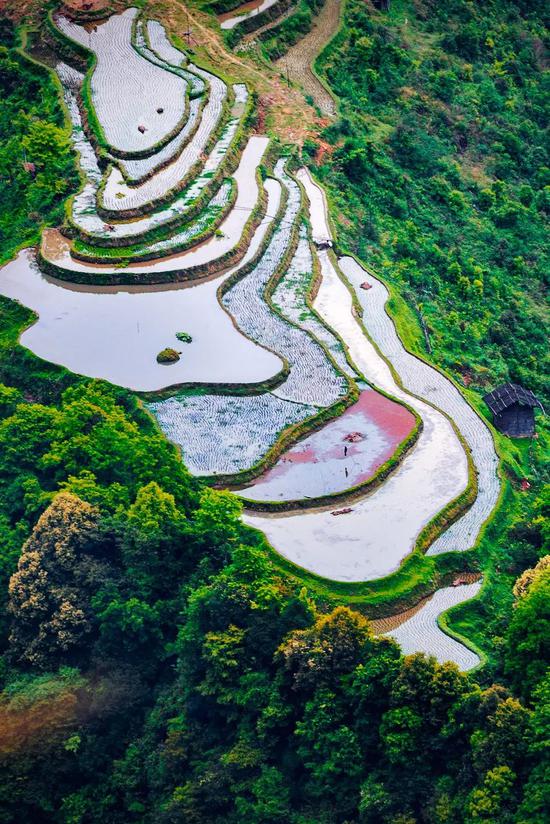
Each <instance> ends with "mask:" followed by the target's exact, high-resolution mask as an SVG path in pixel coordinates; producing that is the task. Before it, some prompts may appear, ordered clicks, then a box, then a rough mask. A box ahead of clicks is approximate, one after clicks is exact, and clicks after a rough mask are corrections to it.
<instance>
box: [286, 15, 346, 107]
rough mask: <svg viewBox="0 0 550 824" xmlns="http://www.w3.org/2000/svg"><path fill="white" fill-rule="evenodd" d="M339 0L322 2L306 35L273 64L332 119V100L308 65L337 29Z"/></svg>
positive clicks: (333, 105)
mask: <svg viewBox="0 0 550 824" xmlns="http://www.w3.org/2000/svg"><path fill="white" fill-rule="evenodd" d="M340 8H341V0H325V5H324V6H323V8H322V9H321V13H320V14H319V16H318V17H317V20H316V22H315V24H314V26H313V28H312V30H311V31H310V32H308V34H306V36H305V37H303V38H302V39H301V40H299V41H298V42H297V43H296V45H294V46H291V48H290V49H289V50H288V52H287V53H286V54H285V56H284V57H281V58H280V60H277V62H276V63H275V65H276V66H277V68H278V69H279V71H280V72H282V74H284V75H286V74H287V73H288V76H289V77H290V79H291V80H292V81H294V83H297V84H298V85H300V86H302V88H303V89H304V91H305V93H306V94H308V95H311V97H312V98H313V100H314V101H315V103H316V104H317V106H318V107H319V109H320V110H321V112H322V114H324V115H330V116H334V115H335V114H336V104H335V102H334V98H333V97H332V95H331V94H329V92H328V91H327V90H326V89H325V87H324V86H323V84H322V83H320V82H319V80H318V79H317V78H316V77H315V75H314V74H313V72H312V71H311V65H312V63H313V61H314V60H315V58H316V57H317V55H318V54H319V53H320V52H321V51H322V50H323V48H324V47H325V46H326V44H327V43H328V42H329V40H331V39H332V38H333V37H334V35H335V34H336V31H337V29H338V24H339V21H340Z"/></svg>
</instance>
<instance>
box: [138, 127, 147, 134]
mask: <svg viewBox="0 0 550 824" xmlns="http://www.w3.org/2000/svg"><path fill="white" fill-rule="evenodd" d="M146 131H147V129H146V128H145V126H138V132H141V134H145V132H146Z"/></svg>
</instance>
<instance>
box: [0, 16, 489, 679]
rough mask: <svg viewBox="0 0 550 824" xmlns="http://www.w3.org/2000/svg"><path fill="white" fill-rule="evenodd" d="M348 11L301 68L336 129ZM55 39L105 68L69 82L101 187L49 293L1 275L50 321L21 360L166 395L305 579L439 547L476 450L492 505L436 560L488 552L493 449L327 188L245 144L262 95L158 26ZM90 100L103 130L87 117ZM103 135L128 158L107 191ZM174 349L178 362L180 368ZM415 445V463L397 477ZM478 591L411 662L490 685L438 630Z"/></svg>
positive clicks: (5, 289)
mask: <svg viewBox="0 0 550 824" xmlns="http://www.w3.org/2000/svg"><path fill="white" fill-rule="evenodd" d="M268 1H269V0H268ZM255 8H257V9H258V10H259V9H260V8H261V5H260V4H259V3H258V4H257V5H256V7H255ZM263 8H264V9H265V8H267V6H266V5H265V3H264V4H263ZM339 9H340V3H339V0H338V2H331V0H327V2H326V3H325V6H324V7H323V10H322V12H321V13H320V14H319V16H318V20H317V25H316V27H315V28H314V29H313V31H312V32H311V33H310V34H309V35H308V36H307V37H305V38H304V39H303V40H302V41H301V42H300V43H299V44H298V45H297V46H296V47H293V49H291V51H290V52H289V56H288V57H287V58H285V59H284V61H283V62H284V67H285V70H286V66H287V65H288V68H289V72H290V73H291V76H293V77H294V78H295V79H296V82H300V83H302V84H303V85H304V86H305V89H306V91H307V92H308V93H310V94H312V95H313V96H314V98H315V100H316V102H317V103H318V105H319V106H320V108H321V109H322V111H323V112H324V113H334V111H335V109H334V103H333V101H332V98H331V97H330V95H329V94H328V92H326V91H325V89H324V87H323V86H322V85H321V84H320V83H319V82H318V81H317V80H316V78H315V77H314V75H313V74H312V73H311V71H310V63H311V61H312V60H313V59H314V57H315V55H316V54H317V53H318V51H319V50H320V48H321V47H322V46H323V45H324V44H325V42H326V41H327V39H329V38H330V36H332V34H333V33H334V31H335V30H336V27H337V25H338V16H339ZM239 11H242V9H240V10H239ZM245 11H253V10H252V9H248V10H247V9H245ZM238 16H239V15H238V13H236V12H233V13H232V19H235V18H237V17H238ZM55 19H56V22H57V25H58V26H59V27H60V28H61V29H62V31H63V32H65V34H66V35H67V36H69V37H72V38H73V39H74V40H76V41H77V42H78V43H80V44H81V45H84V46H85V47H86V48H87V49H89V50H90V51H92V52H93V53H94V54H95V55H96V64H95V67H94V69H93V71H92V73H91V76H90V77H89V78H85V76H84V75H83V74H82V73H80V72H78V71H76V70H75V69H73V68H71V67H70V66H69V65H68V64H67V63H65V62H59V63H58V65H57V68H56V71H57V74H58V76H59V78H60V80H61V83H62V85H63V94H64V100H65V104H66V107H67V110H68V113H69V116H70V118H71V123H72V141H73V145H74V148H75V149H76V150H77V151H78V153H79V163H80V167H81V170H82V173H83V186H82V189H81V191H79V192H78V193H76V195H75V196H74V198H73V201H72V204H71V208H70V217H69V218H68V220H67V223H66V225H65V226H64V227H62V228H61V230H58V229H49V230H47V231H45V232H44V233H43V238H42V245H41V256H39V262H40V265H41V266H42V267H43V269H45V270H47V271H48V272H49V273H50V274H44V272H43V271H40V270H39V268H38V267H37V265H36V262H35V260H34V255H33V254H32V253H31V252H30V251H27V252H22V253H21V254H20V255H19V256H18V258H17V259H16V260H14V261H12V262H11V263H10V264H9V265H7V266H6V267H5V268H4V269H3V270H2V271H1V272H0V294H3V295H5V296H7V297H10V298H12V299H15V300H20V301H21V302H22V303H24V304H25V305H26V306H29V307H30V308H32V309H33V310H35V312H37V314H38V319H37V321H36V322H35V323H34V324H33V325H32V326H30V327H29V328H28V329H27V330H26V331H25V332H24V333H23V334H22V336H21V343H22V345H23V346H26V347H28V348H29V349H31V350H32V351H33V352H35V353H36V354H37V355H39V356H40V357H42V358H44V359H46V360H48V361H51V362H53V363H58V364H63V365H64V366H66V367H67V368H68V369H70V370H72V371H73V372H76V373H80V374H84V375H89V376H92V377H98V378H103V379H105V380H108V381H110V382H112V383H114V384H117V385H120V386H123V387H126V388H129V389H133V390H136V391H141V392H148V393H151V394H152V395H153V396H152V397H150V396H147V397H146V401H147V404H148V408H149V410H150V411H151V412H152V414H153V415H155V416H156V419H157V421H158V423H159V425H160V427H161V428H162V429H163V431H164V432H165V433H166V435H167V437H168V438H170V439H171V440H172V441H173V442H174V443H175V444H177V445H178V446H179V447H180V448H181V451H182V457H183V460H184V461H185V462H186V464H187V466H188V467H189V469H190V471H191V472H192V473H193V474H195V475H197V476H207V477H210V478H212V477H216V476H218V478H217V480H218V485H227V486H229V487H232V488H236V487H239V490H240V495H241V496H242V497H243V499H245V500H246V499H248V501H249V503H250V506H251V507H252V505H254V507H256V509H261V507H262V505H264V508H269V507H268V505H269V504H270V503H271V504H272V503H274V502H275V503H279V504H281V503H282V504H284V503H285V502H286V503H289V505H291V506H293V507H294V510H293V511H290V512H288V513H285V514H282V515H277V516H274V515H269V516H268V515H266V514H265V513H264V514H261V513H260V512H255V514H252V512H250V511H249V512H247V513H246V514H245V515H244V516H243V517H244V521H245V523H247V524H249V525H251V526H254V527H257V528H259V529H261V530H262V531H263V532H264V533H265V535H266V536H267V538H268V540H269V541H270V543H271V544H272V546H273V547H274V549H275V550H276V551H277V552H279V553H280V554H281V555H282V556H284V557H285V558H287V559H289V560H291V561H293V562H294V563H296V564H298V565H300V566H301V567H303V568H305V569H306V570H309V571H311V572H313V573H316V574H319V575H322V576H325V577H326V578H330V579H332V580H335V581H347V582H354V581H366V580H371V579H376V578H380V577H383V576H385V575H387V574H388V573H390V572H392V571H394V570H395V569H397V568H398V567H399V565H400V563H401V562H402V561H403V559H404V558H405V557H406V556H407V555H408V554H409V553H410V552H411V551H412V549H413V548H414V546H415V542H416V541H417V538H418V535H419V533H420V532H421V530H422V529H423V528H424V527H425V526H426V525H427V524H428V523H430V522H431V520H432V519H434V518H435V517H437V516H438V515H439V514H440V513H441V511H442V510H443V509H444V508H445V507H447V506H448V505H449V504H450V503H451V502H453V501H454V500H455V499H457V497H458V496H460V495H462V494H463V493H464V492H465V490H466V489H467V486H468V482H469V475H468V469H469V467H468V454H469V453H467V451H466V448H465V444H466V445H467V447H468V449H469V452H471V460H472V461H473V466H474V468H475V471H476V472H477V475H478V479H479V491H478V494H477V498H476V500H475V502H474V504H473V505H472V506H471V507H470V509H469V510H468V511H466V512H464V513H463V514H462V515H461V517H460V518H458V520H457V521H456V522H455V523H454V524H453V525H452V526H451V527H450V528H449V529H448V530H446V531H445V532H444V533H443V534H441V535H440V536H439V537H437V538H436V540H435V541H434V542H433V544H432V546H431V548H430V550H429V552H430V553H432V554H437V553H439V552H443V551H448V550H463V549H468V548H469V547H471V546H472V545H473V544H474V543H475V541H476V539H477V537H478V535H479V532H480V529H481V527H482V525H483V523H484V522H485V520H486V518H487V517H488V515H489V514H490V512H491V511H492V509H493V507H494V506H495V504H496V500H497V497H498V492H499V482H498V477H497V474H496V469H497V459H496V455H495V452H494V446H493V442H492V438H491V435H490V432H489V430H488V428H487V427H486V426H485V424H484V423H483V422H482V421H481V419H480V418H479V417H478V416H477V415H476V413H475V412H474V411H473V410H472V409H471V408H470V407H469V406H468V404H467V403H466V401H465V400H464V398H463V397H462V396H461V394H460V392H459V391H458V389H457V388H456V387H455V386H454V385H453V384H452V383H451V382H450V381H449V380H448V379H447V378H446V377H445V376H444V375H443V374H441V373H439V372H438V371H437V370H435V369H434V368H433V367H431V366H429V365H428V364H426V363H424V362H423V361H420V360H418V359H417V358H414V357H413V356H411V355H410V354H409V353H408V352H406V350H405V349H404V348H403V345H402V344H401V341H400V340H399V338H398V336H397V333H396V330H395V328H394V326H393V323H392V321H391V319H390V318H389V316H388V315H387V314H386V312H385V305H386V301H387V298H388V294H387V290H386V288H385V286H384V285H383V284H382V283H381V282H380V281H378V280H377V279H376V278H374V277H373V276H372V275H370V274H369V273H367V272H365V270H364V269H362V267H360V266H359V264H358V263H356V262H355V261H354V260H353V259H351V258H347V257H344V258H341V259H340V260H338V261H337V260H336V258H335V257H334V255H333V253H332V251H331V249H330V248H329V247H330V242H331V240H332V235H331V230H330V224H329V219H328V209H327V203H326V199H325V197H324V195H323V192H322V190H321V189H320V188H319V187H318V186H317V185H316V184H315V183H314V181H313V180H312V178H311V176H310V175H309V173H308V172H307V171H306V170H305V169H302V170H300V171H299V172H298V174H297V175H296V177H295V176H294V175H292V174H290V172H289V170H288V168H289V164H288V163H287V159H286V157H285V156H284V152H281V151H280V150H279V149H277V150H276V152H275V153H274V154H273V153H271V152H270V151H269V149H270V145H269V139H268V137H266V136H264V135H261V134H251V133H250V132H249V133H248V134H247V133H246V129H247V128H248V126H247V113H248V111H249V108H250V106H251V103H252V100H253V98H252V96H251V94H250V91H251V90H249V89H248V88H247V87H246V86H245V85H243V84H241V83H236V84H234V85H233V86H232V87H231V88H228V87H227V86H226V84H225V82H224V81H223V80H222V79H221V78H219V77H217V76H216V75H215V74H214V73H213V70H212V71H206V70H204V69H202V68H201V67H200V66H198V65H195V64H193V63H190V62H189V59H188V56H187V55H186V54H184V53H183V52H182V51H180V50H179V49H177V48H176V47H175V46H174V45H173V44H172V43H171V41H170V40H169V38H168V36H167V34H166V31H165V29H164V27H163V25H162V24H161V23H160V22H159V21H155V20H148V19H147V18H146V17H145V16H143V15H142V12H138V10H137V9H128V10H127V11H125V12H123V13H122V14H118V15H113V16H111V17H110V18H109V20H108V21H106V22H103V23H101V24H98V25H97V26H96V27H95V29H90V30H89V31H88V28H83V27H81V26H76V25H75V24H73V23H70V21H68V20H67V19H66V18H62V17H59V16H58V17H56V18H55ZM229 19H230V18H229V17H227V20H229ZM241 19H242V18H241ZM133 24H135V25H133ZM88 82H89V83H90V88H91V102H92V104H93V106H94V111H93V112H91V111H87V117H83V114H82V113H83V111H86V105H88V103H87V98H86V84H87V83H88ZM117 96H121V97H122V98H123V99H124V104H123V105H122V106H120V107H119V108H118V109H117V105H116V100H117ZM157 109H161V110H162V111H157ZM92 114H93V115H95V117H96V118H97V120H98V121H99V123H100V125H101V127H102V129H103V133H104V136H105V140H106V141H107V143H108V144H109V147H110V153H109V155H108V156H107V160H108V163H109V165H108V167H107V170H106V172H105V173H104V172H103V167H104V163H103V160H104V159H105V157H106V155H105V147H104V146H103V149H102V162H101V163H100V162H99V159H98V154H97V153H96V148H95V147H96V146H97V145H98V144H97V135H95V136H94V135H93V134H92V133H91V132H90V127H89V122H90V120H93V119H94V118H93V117H91V118H90V115H92ZM138 125H144V126H145V127H146V128H145V129H144V130H143V131H141V130H138V128H137V126H138ZM296 178H297V179H298V181H300V183H301V184H302V186H303V187H304V190H305V192H306V199H305V200H304V198H303V195H302V190H301V188H300V186H299V185H298V183H297V180H296ZM305 208H307V211H308V215H309V218H310V223H309V224H308V223H307V222H306V221H305V220H304V218H305V212H304V209H305ZM308 227H310V228H308ZM79 258H82V259H79ZM52 271H55V272H56V273H57V274H58V275H59V276H60V277H62V278H63V280H56V279H55V278H54V277H52V276H51V272H52ZM364 280H368V281H369V284H370V287H371V288H370V289H368V291H367V290H364V289H361V284H362V282H363V281H364ZM155 283H156V284H158V285H152V284H155ZM98 284H99V285H98ZM117 284H119V285H117ZM350 288H351V289H353V290H354V291H355V293H356V297H357V299H358V300H359V301H360V303H361V306H362V309H363V317H362V320H359V319H358V318H357V317H356V316H355V312H354V309H353V304H352V296H351V292H350ZM182 333H184V334H183V335H182ZM165 348H172V349H174V350H176V352H178V353H179V359H177V360H176V361H175V362H174V363H171V364H170V365H166V364H163V363H159V362H158V361H157V355H158V354H159V352H160V351H161V350H164V349H165ZM159 390H164V391H163V394H162V395H161V396H158V395H157V396H155V395H154V394H153V393H156V392H158V391H159ZM380 390H382V391H380ZM407 407H409V408H407ZM410 410H413V411H414V413H415V414H416V416H417V417H416V418H415V415H414V414H413V413H412V412H411V411H410ZM418 420H419V421H420V422H421V426H420V427H419V428H418V432H415V436H414V437H415V438H416V441H415V442H414V445H412V443H409V441H412V438H411V433H412V431H413V429H414V428H415V427H417V425H418ZM404 439H408V441H407V446H408V447H410V448H409V449H408V451H407V452H406V454H405V455H404V457H402V458H401V459H400V461H397V460H394V457H395V453H396V450H397V449H398V448H399V445H400V444H401V443H403V441H404ZM283 445H284V448H283ZM392 462H393V463H392ZM390 464H392V465H391V472H390V474H389V475H388V476H387V477H384V480H383V482H382V483H381V484H380V485H379V486H377V487H376V488H375V489H373V490H371V491H370V492H367V491H365V489H363V491H362V492H361V490H359V491H357V490H354V493H355V494H354V497H353V502H352V503H351V504H350V505H349V506H348V507H345V508H344V509H343V511H341V512H339V513H338V514H341V515H342V517H334V515H335V514H336V513H335V511H334V509H333V508H332V507H331V508H325V509H322V508H315V507H314V506H312V505H311V504H312V502H313V503H315V502H317V503H319V502H320V499H322V498H323V496H327V495H334V494H337V495H338V496H344V497H345V496H348V499H349V495H350V492H351V491H352V490H353V489H354V487H357V486H360V487H361V486H362V485H364V484H365V483H366V482H367V481H369V479H371V478H372V476H373V474H374V473H375V472H376V470H377V469H378V468H379V467H381V466H383V465H384V466H386V467H389V466H390ZM242 473H246V476H244V475H242ZM244 478H246V485H245V484H244V480H243V479H244ZM252 502H254V503H252ZM478 590H479V584H478V583H476V584H472V585H468V586H463V587H457V588H446V589H443V590H440V591H439V592H437V593H435V595H434V596H433V597H432V598H431V599H430V600H428V601H426V603H424V604H423V605H422V606H421V607H420V608H419V609H418V610H417V611H415V612H414V614H412V613H411V615H410V616H408V617H407V620H405V621H403V622H401V623H400V625H399V626H395V627H393V629H391V634H392V635H393V636H394V637H395V638H397V640H398V641H399V643H400V644H401V645H402V647H403V649H404V650H405V651H407V652H412V651H418V650H425V651H427V652H429V653H431V654H434V655H436V656H437V657H438V658H439V659H440V660H445V659H446V658H449V659H451V660H454V661H456V662H457V663H458V664H459V666H461V667H463V668H464V669H468V668H471V667H473V666H475V665H476V664H477V663H478V659H477V656H476V655H475V654H474V653H472V652H471V651H470V650H468V649H466V648H465V647H464V646H463V645H462V644H460V643H458V642H457V641H455V640H453V639H451V638H449V637H448V636H446V635H445V634H444V633H443V632H442V631H441V629H440V628H439V625H438V623H437V617H438V616H439V615H440V613H441V612H442V611H443V610H445V609H447V608H448V606H449V605H452V604H453V603H459V602H460V601H461V600H465V599H467V598H469V597H473V596H474V595H475V594H476V593H477V592H478Z"/></svg>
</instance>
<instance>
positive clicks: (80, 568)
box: [8, 492, 102, 668]
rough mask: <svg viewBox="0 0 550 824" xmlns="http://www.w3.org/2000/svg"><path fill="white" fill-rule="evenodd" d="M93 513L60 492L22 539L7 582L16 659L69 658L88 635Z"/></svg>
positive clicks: (38, 662)
mask: <svg viewBox="0 0 550 824" xmlns="http://www.w3.org/2000/svg"><path fill="white" fill-rule="evenodd" d="M98 518H99V513H98V511H97V510H96V509H94V508H93V507H91V506H90V505H89V504H86V503H84V501H81V500H80V499H79V498H77V497H75V496H74V495H70V494H69V493H66V492H62V493H60V494H59V495H57V496H56V498H54V500H53V502H52V503H51V505H50V506H49V507H48V509H46V511H45V512H44V513H43V515H42V516H41V517H40V519H39V521H38V523H37V525H36V527H35V528H34V530H33V532H32V534H31V536H30V538H29V539H28V541H27V542H26V543H25V544H24V546H23V549H22V552H21V557H20V559H19V564H18V569H17V572H16V573H14V575H12V577H11V580H10V585H9V604H8V610H9V613H10V614H11V616H12V627H11V635H10V646H11V651H12V654H13V656H14V657H15V658H16V659H18V660H19V661H20V662H21V663H23V664H26V665H31V666H35V667H40V668H45V667H48V666H53V665H55V664H56V663H57V662H59V661H62V660H64V659H66V657H67V656H69V657H72V656H73V654H74V653H75V651H76V650H77V649H78V648H79V647H81V645H82V644H83V643H84V641H85V639H86V638H87V636H88V635H89V634H90V632H91V630H92V625H93V616H92V614H91V610H90V604H89V595H90V583H91V581H92V580H93V578H94V577H96V576H97V575H98V573H99V572H100V570H101V567H102V565H101V564H100V563H98V562H97V561H96V560H95V559H94V557H93V546H94V538H95V535H96V529H97V525H98Z"/></svg>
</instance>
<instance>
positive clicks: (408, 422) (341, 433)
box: [243, 389, 415, 500]
mask: <svg viewBox="0 0 550 824" xmlns="http://www.w3.org/2000/svg"><path fill="white" fill-rule="evenodd" d="M414 424H415V419H414V415H412V414H411V413H410V412H409V411H408V410H407V409H405V407H403V406H401V405H400V404H398V403H395V402H394V401H391V400H389V399H388V398H386V397H384V396H383V395H380V394H379V393H378V392H375V391H374V390H372V389H366V390H364V391H363V392H361V394H360V396H359V399H358V401H357V402H356V403H354V404H353V405H352V406H350V407H349V409H347V410H346V411H345V412H344V413H343V415H341V416H340V417H339V418H337V419H336V420H334V421H331V422H329V423H328V424H326V425H325V426H324V427H322V429H320V430H318V431H317V432H314V433H313V434H311V435H309V436H308V437H307V438H305V439H304V440H303V441H301V443H298V444H296V446H294V447H292V449H289V450H288V451H287V452H285V453H283V455H282V456H281V457H280V458H279V460H278V461H277V463H276V465H275V466H274V467H273V468H272V469H270V470H268V471H267V472H265V473H264V474H263V475H261V476H260V477H259V478H258V479H257V480H256V481H255V482H254V483H253V484H251V485H250V486H249V487H248V488H247V489H246V490H243V495H244V497H249V498H254V499H257V500H295V499H299V498H301V497H318V496H320V495H326V494H329V493H334V492H340V491H344V490H345V489H349V488H350V487H352V486H356V485H357V484H360V483H363V482H364V481H366V480H368V479H369V478H370V477H372V475H373V474H374V473H375V472H376V470H377V469H378V468H379V467H380V466H382V464H384V463H385V462H386V461H387V460H388V459H389V458H390V457H391V456H392V455H393V453H394V452H395V450H396V449H397V447H398V446H399V444H400V443H401V442H402V441H403V440H404V439H405V438H406V437H407V435H408V434H409V433H410V432H411V431H412V429H413V427H414ZM352 433H359V435H360V438H359V437H357V435H356V436H355V442H349V441H348V440H347V439H346V438H347V437H348V436H349V435H350V434H352Z"/></svg>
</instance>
